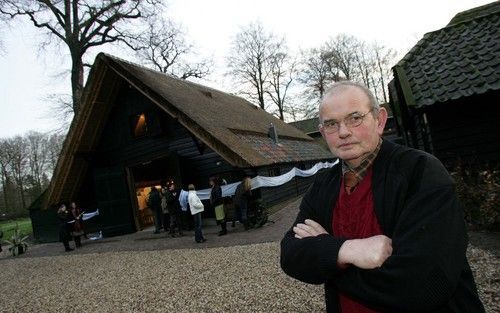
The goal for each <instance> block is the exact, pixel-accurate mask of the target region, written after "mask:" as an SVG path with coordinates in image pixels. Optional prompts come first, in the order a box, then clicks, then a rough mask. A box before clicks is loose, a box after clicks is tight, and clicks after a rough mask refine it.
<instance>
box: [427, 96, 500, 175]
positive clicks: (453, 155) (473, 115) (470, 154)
mask: <svg viewBox="0 0 500 313" xmlns="http://www.w3.org/2000/svg"><path fill="white" fill-rule="evenodd" d="M499 98H500V92H496V93H493V92H490V93H489V94H486V95H480V96H472V97H469V98H466V99H464V100H462V101H455V102H451V103H445V104H441V105H433V106H432V107H431V108H429V110H428V111H427V117H428V120H429V124H430V129H431V137H432V144H433V147H434V154H435V155H436V157H438V158H439V159H440V160H441V161H443V162H444V163H445V164H446V165H447V166H453V165H454V164H455V163H456V161H457V160H458V158H460V159H461V160H462V161H463V162H466V163H484V162H500V144H499V138H500V123H499V121H500V108H499V106H498V99H499Z"/></svg>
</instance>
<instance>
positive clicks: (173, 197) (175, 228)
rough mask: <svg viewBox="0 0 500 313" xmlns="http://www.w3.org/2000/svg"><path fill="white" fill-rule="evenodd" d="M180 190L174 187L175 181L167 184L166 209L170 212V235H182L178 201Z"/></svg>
mask: <svg viewBox="0 0 500 313" xmlns="http://www.w3.org/2000/svg"><path fill="white" fill-rule="evenodd" d="M180 195H181V193H180V190H178V189H177V188H175V183H174V182H171V183H170V184H169V185H168V192H167V209H168V213H169V214H170V235H171V236H172V237H177V236H183V234H184V233H183V228H182V227H183V223H182V209H181V204H180V202H179V196H180Z"/></svg>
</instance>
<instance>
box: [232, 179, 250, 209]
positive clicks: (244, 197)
mask: <svg viewBox="0 0 500 313" xmlns="http://www.w3.org/2000/svg"><path fill="white" fill-rule="evenodd" d="M251 198H252V191H251V190H245V189H243V183H240V184H239V185H238V186H236V190H235V191H234V203H235V204H236V205H237V206H239V207H241V208H247V206H248V202H249V201H250V199H251Z"/></svg>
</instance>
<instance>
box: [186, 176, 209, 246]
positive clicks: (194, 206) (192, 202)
mask: <svg viewBox="0 0 500 313" xmlns="http://www.w3.org/2000/svg"><path fill="white" fill-rule="evenodd" d="M188 191H189V193H188V203H189V210H190V211H191V215H193V219H194V240H195V241H196V242H197V243H203V242H205V241H207V240H206V239H205V238H203V233H202V232H201V213H202V212H203V210H204V209H205V207H204V206H203V203H202V202H201V200H200V198H198V195H197V194H196V190H195V189H194V185H193V184H189V186H188Z"/></svg>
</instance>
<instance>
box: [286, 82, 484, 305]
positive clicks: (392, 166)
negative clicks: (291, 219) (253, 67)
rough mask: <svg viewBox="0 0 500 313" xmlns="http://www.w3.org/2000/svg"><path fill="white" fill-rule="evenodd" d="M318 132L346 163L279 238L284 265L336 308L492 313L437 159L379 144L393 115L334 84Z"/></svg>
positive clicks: (363, 91) (355, 90) (320, 182)
mask: <svg viewBox="0 0 500 313" xmlns="http://www.w3.org/2000/svg"><path fill="white" fill-rule="evenodd" d="M319 116H320V125H319V128H320V131H321V134H322V135H323V137H324V138H325V140H326V142H327V143H328V146H329V147H330V150H331V152H332V153H333V154H334V155H336V156H338V157H339V158H340V159H341V160H342V162H340V163H339V164H340V165H338V166H336V167H333V168H332V169H330V170H328V171H325V172H323V173H321V174H320V175H318V176H317V177H316V180H315V181H314V183H313V185H312V186H311V188H310V189H309V190H308V192H307V193H306V195H305V196H304V198H303V200H302V203H301V205H300V211H299V214H298V216H297V219H296V221H295V223H294V225H293V227H292V228H291V229H290V230H289V231H288V232H287V233H286V234H285V237H284V238H283V240H282V241H281V267H282V268H283V270H284V271H285V272H286V273H287V274H288V275H290V276H292V277H294V278H296V279H299V280H301V281H303V282H306V283H312V284H323V283H324V284H325V299H326V307H327V311H328V312H342V313H363V312H468V313H470V312H484V308H483V306H482V304H481V301H480V300H479V297H478V295H477V290H476V285H475V282H474V278H473V276H472V272H471V270H470V267H469V264H468V261H467V258H466V255H465V251H466V247H467V235H466V230H465V225H464V221H463V215H462V214H463V213H462V208H461V206H460V203H459V201H458V199H457V195H456V193H455V189H454V183H453V180H452V179H451V177H450V175H449V174H448V172H447V171H446V169H445V168H444V167H443V165H442V164H441V163H440V162H439V160H437V159H436V158H435V157H433V156H432V155H429V154H427V153H425V152H422V151H419V150H414V149H410V148H407V147H403V146H399V145H396V144H393V143H391V142H388V141H384V140H382V139H381V135H382V133H383V130H384V126H385V123H386V120H387V112H386V110H385V109H384V108H382V107H379V105H378V103H377V102H376V100H375V98H374V96H373V95H372V93H371V92H370V91H369V90H368V89H367V88H365V87H364V86H362V85H359V84H356V83H352V82H341V83H336V84H334V85H333V86H332V87H331V88H330V89H328V90H327V92H326V93H325V96H324V98H323V99H322V102H321V105H320V108H319Z"/></svg>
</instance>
